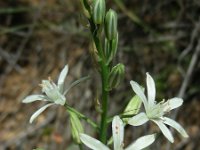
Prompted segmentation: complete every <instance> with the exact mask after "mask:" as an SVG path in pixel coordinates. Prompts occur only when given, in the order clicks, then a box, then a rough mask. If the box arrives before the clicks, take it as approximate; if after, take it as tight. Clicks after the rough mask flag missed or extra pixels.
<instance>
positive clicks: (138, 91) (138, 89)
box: [130, 81, 147, 109]
mask: <svg viewBox="0 0 200 150" xmlns="http://www.w3.org/2000/svg"><path fill="white" fill-rule="evenodd" d="M130 84H131V87H132V89H133V91H134V92H135V93H136V94H137V95H138V96H139V97H140V99H141V100H142V102H143V103H144V107H145V109H146V108H147V98H146V96H145V95H144V92H143V90H142V89H141V87H140V85H139V84H138V83H137V82H135V81H130Z"/></svg>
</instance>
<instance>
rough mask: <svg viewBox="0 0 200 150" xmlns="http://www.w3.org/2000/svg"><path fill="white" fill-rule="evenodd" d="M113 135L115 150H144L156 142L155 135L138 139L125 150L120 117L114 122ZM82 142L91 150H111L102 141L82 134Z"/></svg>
mask: <svg viewBox="0 0 200 150" xmlns="http://www.w3.org/2000/svg"><path fill="white" fill-rule="evenodd" d="M112 134H113V141H114V146H113V149H114V150H141V149H143V148H146V147H148V146H149V145H151V144H152V143H153V142H154V141H155V134H152V135H146V136H143V137H141V138H139V139H137V140H136V141H135V142H133V143H132V144H131V145H129V146H128V147H127V148H125V149H124V143H123V140H124V124H123V122H122V120H121V119H120V118H119V116H115V117H114V119H113V121H112ZM80 137H81V141H82V142H83V143H84V144H85V145H86V146H88V147H89V148H91V149H93V150H110V148H109V147H107V146H106V145H104V144H103V143H101V142H100V141H98V140H96V139H94V138H92V137H90V136H88V135H86V134H80Z"/></svg>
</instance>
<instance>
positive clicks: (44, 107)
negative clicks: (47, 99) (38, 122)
mask: <svg viewBox="0 0 200 150" xmlns="http://www.w3.org/2000/svg"><path fill="white" fill-rule="evenodd" d="M51 105H54V103H50V104H47V105H44V106H43V107H41V108H40V109H38V110H37V111H36V112H35V113H34V114H33V115H32V116H31V118H30V121H29V122H30V123H32V122H33V120H35V118H37V117H38V116H39V115H40V114H41V113H42V112H43V111H44V110H45V109H47V108H48V107H49V106H51Z"/></svg>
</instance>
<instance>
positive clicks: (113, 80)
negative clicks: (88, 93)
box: [108, 63, 125, 90]
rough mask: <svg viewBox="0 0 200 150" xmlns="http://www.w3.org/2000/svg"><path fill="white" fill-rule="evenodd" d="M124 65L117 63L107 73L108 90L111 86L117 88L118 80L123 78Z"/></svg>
mask: <svg viewBox="0 0 200 150" xmlns="http://www.w3.org/2000/svg"><path fill="white" fill-rule="evenodd" d="M124 72H125V67H124V65H123V64H120V63H119V64H117V65H116V66H114V67H113V68H112V70H111V72H110V74H109V79H108V80H109V81H108V82H109V87H108V90H111V89H112V88H117V87H118V85H119V84H120V82H121V81H122V80H123V78H124Z"/></svg>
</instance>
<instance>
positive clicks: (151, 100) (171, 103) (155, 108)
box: [128, 73, 188, 143]
mask: <svg viewBox="0 0 200 150" xmlns="http://www.w3.org/2000/svg"><path fill="white" fill-rule="evenodd" d="M146 75H147V79H146V84H147V97H146V96H145V95H144V92H143V90H142V89H141V87H140V86H139V84H138V83H137V82H135V81H131V82H130V83H131V86H132V88H133V91H134V92H135V93H136V94H137V95H138V96H139V97H140V99H141V100H142V102H143V104H144V107H145V111H146V112H145V113H144V112H141V113H139V114H138V115H136V116H134V117H132V118H131V119H130V120H129V121H128V123H129V124H130V125H133V126H139V125H142V124H144V123H146V122H147V121H148V120H151V121H153V122H155V123H156V124H157V125H158V126H159V128H160V130H161V131H162V133H163V134H164V136H165V137H166V138H167V139H168V140H169V141H170V142H172V143H173V142H174V138H173V136H172V134H171V132H170V130H169V129H168V128H167V127H166V125H165V124H167V125H169V126H171V127H173V128H174V129H176V130H177V131H178V132H179V133H180V134H181V135H182V136H183V137H188V134H187V133H186V131H185V130H184V129H183V128H182V127H181V125H179V124H178V123H177V122H176V121H174V120H172V119H170V118H167V117H164V115H165V114H166V113H168V112H169V111H171V110H172V109H175V108H177V107H179V106H181V105H182V104H183V100H182V99H181V98H177V97H175V98H172V99H169V100H168V101H167V102H164V101H162V102H160V103H156V101H155V96H156V90H155V82H154V80H153V78H152V77H151V76H150V75H149V74H148V73H147V74H146Z"/></svg>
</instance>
